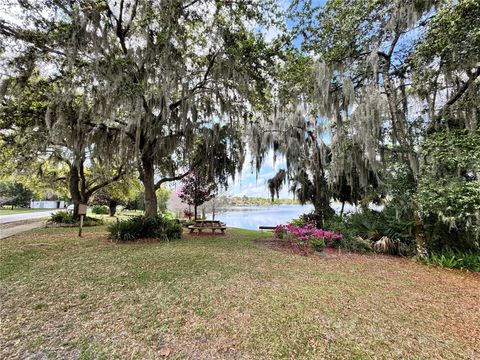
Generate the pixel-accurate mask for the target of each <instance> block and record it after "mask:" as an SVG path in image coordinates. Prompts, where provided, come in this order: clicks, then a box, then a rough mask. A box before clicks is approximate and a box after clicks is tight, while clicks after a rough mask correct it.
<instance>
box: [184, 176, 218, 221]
mask: <svg viewBox="0 0 480 360" xmlns="http://www.w3.org/2000/svg"><path fill="white" fill-rule="evenodd" d="M181 182H182V189H181V191H180V193H179V194H178V197H179V198H180V199H181V200H182V202H184V203H185V204H188V205H190V206H193V209H194V210H193V214H194V219H197V208H198V207H199V206H200V205H202V204H203V203H205V202H207V201H209V200H210V199H212V198H213V197H214V196H215V194H216V192H217V185H215V184H214V183H213V182H210V181H208V180H207V179H206V178H205V177H204V176H202V175H201V173H198V172H192V173H191V174H190V175H188V176H186V177H184V178H183V179H182V181H181Z"/></svg>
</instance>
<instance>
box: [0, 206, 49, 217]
mask: <svg viewBox="0 0 480 360" xmlns="http://www.w3.org/2000/svg"><path fill="white" fill-rule="evenodd" d="M51 210H58V209H31V208H14V209H12V208H10V207H9V208H4V207H2V208H0V215H10V214H22V213H29V212H43V211H51Z"/></svg>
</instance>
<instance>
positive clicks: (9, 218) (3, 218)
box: [0, 209, 58, 224]
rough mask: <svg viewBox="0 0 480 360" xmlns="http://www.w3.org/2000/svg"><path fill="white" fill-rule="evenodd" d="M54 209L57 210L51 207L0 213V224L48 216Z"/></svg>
mask: <svg viewBox="0 0 480 360" xmlns="http://www.w3.org/2000/svg"><path fill="white" fill-rule="evenodd" d="M55 211H58V210H57V209H53V210H47V211H39V212H25V213H18V214H9V215H0V224H6V223H9V222H14V221H22V220H30V219H38V218H42V217H49V216H50V215H51V214H52V213H53V212H55Z"/></svg>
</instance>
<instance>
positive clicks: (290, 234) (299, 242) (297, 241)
mask: <svg viewBox="0 0 480 360" xmlns="http://www.w3.org/2000/svg"><path fill="white" fill-rule="evenodd" d="M273 236H274V238H275V239H277V240H281V241H284V242H288V243H289V244H290V245H291V246H292V247H293V248H296V249H297V250H300V251H301V252H306V251H308V249H312V248H313V249H314V250H317V251H321V250H323V248H324V247H325V246H326V245H327V244H329V243H331V242H333V241H334V240H335V239H341V238H342V237H343V235H342V234H337V233H334V232H333V231H325V230H322V229H317V228H316V227H315V225H314V224H305V225H304V226H295V225H290V224H289V225H277V226H276V227H275V229H274V232H273Z"/></svg>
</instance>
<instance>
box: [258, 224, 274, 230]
mask: <svg viewBox="0 0 480 360" xmlns="http://www.w3.org/2000/svg"><path fill="white" fill-rule="evenodd" d="M275 228H276V226H265V225H260V226H259V227H258V229H259V230H275Z"/></svg>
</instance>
